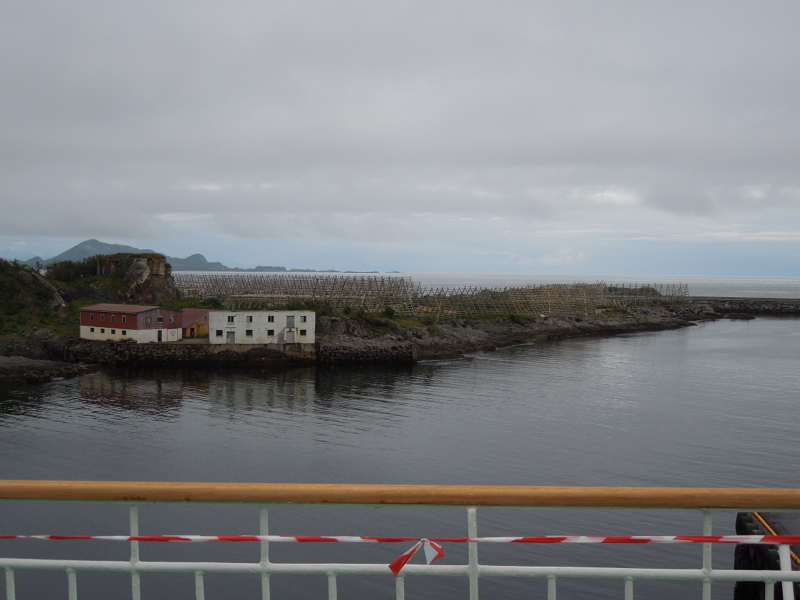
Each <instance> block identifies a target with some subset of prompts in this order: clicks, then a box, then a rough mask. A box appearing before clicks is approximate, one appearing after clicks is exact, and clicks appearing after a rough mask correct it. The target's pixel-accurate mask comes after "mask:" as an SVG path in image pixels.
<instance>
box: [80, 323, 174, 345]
mask: <svg viewBox="0 0 800 600" xmlns="http://www.w3.org/2000/svg"><path fill="white" fill-rule="evenodd" d="M92 329H94V331H91V330H92ZM101 330H105V333H103V332H102V331H101ZM112 330H113V331H114V332H115V333H111V332H112ZM123 331H124V332H125V334H124V335H123V333H122V332H123ZM159 331H161V332H162V333H161V339H162V341H164V342H177V341H178V340H180V339H181V338H182V337H183V331H181V330H180V329H161V330H159V329H140V330H136V329H121V328H118V327H113V328H112V327H105V326H103V327H99V326H97V325H91V326H90V325H81V339H82V340H101V341H104V340H113V341H115V342H124V341H127V340H133V341H135V342H138V343H140V344H148V343H153V342H157V341H158V332H159Z"/></svg>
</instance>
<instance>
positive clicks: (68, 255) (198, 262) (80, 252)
mask: <svg viewBox="0 0 800 600" xmlns="http://www.w3.org/2000/svg"><path fill="white" fill-rule="evenodd" d="M120 253H127V254H156V252H155V251H154V250H150V249H147V248H145V249H142V248H134V247H133V246H126V245H124V244H107V243H105V242H101V241H100V240H86V241H85V242H81V243H80V244H78V245H77V246H73V247H72V248H70V249H69V250H66V251H65V252H62V253H61V254H59V255H58V256H54V257H52V258H48V259H43V258H42V257H40V256H34V257H33V258H30V259H28V260H25V261H19V262H21V263H22V264H24V265H28V266H29V267H33V268H34V269H35V268H36V265H37V263H38V264H39V265H42V266H45V267H46V266H47V265H50V264H52V263H56V262H60V261H62V260H72V261H76V262H78V261H81V260H84V259H86V258H89V257H91V256H97V255H101V254H102V255H107V254H120ZM158 254H162V253H160V252H159V253H158ZM164 256H166V255H164ZM166 259H167V262H168V263H169V264H170V265H171V266H172V270H173V271H230V272H231V273H237V272H239V273H379V271H336V270H334V269H328V270H326V271H317V270H316V269H287V268H286V267H273V266H258V267H253V268H252V269H242V268H240V267H227V266H225V265H223V264H222V263H221V262H209V261H208V260H206V257H205V256H203V255H202V254H192V255H191V256H187V257H186V258H178V257H176V256H166ZM392 272H393V273H397V271H392Z"/></svg>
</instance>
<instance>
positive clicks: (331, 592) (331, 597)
mask: <svg viewBox="0 0 800 600" xmlns="http://www.w3.org/2000/svg"><path fill="white" fill-rule="evenodd" d="M328 600H336V574H335V573H328Z"/></svg>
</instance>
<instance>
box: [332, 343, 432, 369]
mask: <svg viewBox="0 0 800 600" xmlns="http://www.w3.org/2000/svg"><path fill="white" fill-rule="evenodd" d="M317 346H318V347H317V361H318V362H321V363H348V362H352V363H356V362H357V363H394V364H402V363H414V362H416V361H417V345H416V344H415V343H413V342H405V341H399V340H384V339H366V340H365V339H359V338H354V339H352V340H337V341H335V342H319V343H318V345H317Z"/></svg>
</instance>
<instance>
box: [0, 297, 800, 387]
mask: <svg viewBox="0 0 800 600" xmlns="http://www.w3.org/2000/svg"><path fill="white" fill-rule="evenodd" d="M756 316H784V317H800V300H787V299H751V298H693V299H690V301H688V302H685V303H681V304H672V305H663V306H638V307H636V306H634V307H627V308H607V309H600V310H599V311H597V313H594V314H589V315H587V314H580V313H575V314H571V315H559V316H544V315H541V316H539V317H536V318H530V317H521V316H514V315H511V316H507V317H498V318H495V319H491V320H487V319H462V318H458V319H451V320H448V321H445V322H441V321H440V322H438V323H436V324H433V325H430V326H423V325H421V324H418V323H415V322H412V321H405V320H403V319H396V320H392V319H383V318H375V317H363V318H360V319H359V318H351V317H346V316H319V317H318V318H317V344H316V345H315V346H311V345H306V346H309V347H304V348H280V349H271V348H264V347H255V348H247V347H240V348H239V349H237V350H235V351H234V350H229V349H226V350H223V351H219V350H220V349H219V347H217V348H211V347H209V345H207V344H202V343H198V341H194V343H188V342H187V343H185V344H182V343H174V342H173V343H168V344H166V343H165V344H143V345H135V347H134V345H131V344H114V343H110V342H89V341H86V340H79V339H70V338H64V337H60V336H56V335H54V334H52V333H51V332H48V331H47V330H32V331H28V332H24V333H23V334H22V335H20V336H13V337H11V338H6V339H2V340H0V357H13V358H14V359H26V360H23V361H20V360H15V361H11V362H9V361H8V359H3V361H1V362H0V382H11V381H15V382H21V381H25V382H34V381H47V380H49V379H51V378H53V377H70V376H74V375H78V374H81V373H83V372H86V371H87V370H88V369H90V367H87V366H86V365H90V364H105V365H127V364H160V365H185V366H200V365H203V366H220V367H254V366H259V367H263V366H266V365H276V366H280V365H290V364H335V363H370V362H373V363H375V362H378V363H413V362H416V361H418V360H435V359H444V358H454V357H459V356H462V355H464V354H468V353H472V352H479V351H491V350H495V349H497V348H502V347H506V346H512V345H516V344H522V343H528V342H536V341H546V340H556V339H562V338H569V337H578V336H602V335H616V334H622V333H634V332H645V331H662V330H667V329H677V328H681V327H687V326H691V325H693V324H694V323H695V322H697V321H703V320H713V319H721V318H730V319H752V318H755V317H756Z"/></svg>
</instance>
